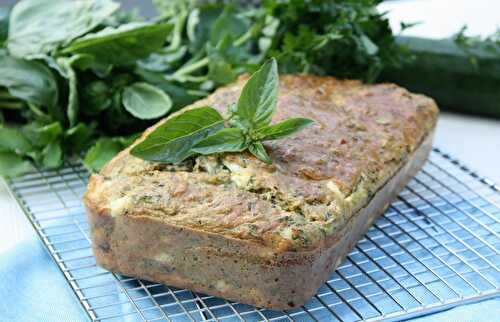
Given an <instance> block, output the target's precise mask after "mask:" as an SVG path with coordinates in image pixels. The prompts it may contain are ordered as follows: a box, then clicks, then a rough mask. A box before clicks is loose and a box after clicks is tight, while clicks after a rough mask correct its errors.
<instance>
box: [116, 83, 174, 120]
mask: <svg viewBox="0 0 500 322" xmlns="http://www.w3.org/2000/svg"><path fill="white" fill-rule="evenodd" d="M122 103H123V106H124V107H125V109H126V110H127V111H128V112H129V113H130V114H132V115H133V116H135V117H137V118H138V119H141V120H150V119H155V118H158V117H161V116H163V115H165V114H167V113H168V111H170V109H171V108H172V100H171V99H170V96H168V95H167V94H166V93H165V92H163V91H162V90H161V89H159V88H158V87H156V86H153V85H149V84H147V83H134V84H132V85H130V86H127V87H125V89H124V90H123V95H122Z"/></svg>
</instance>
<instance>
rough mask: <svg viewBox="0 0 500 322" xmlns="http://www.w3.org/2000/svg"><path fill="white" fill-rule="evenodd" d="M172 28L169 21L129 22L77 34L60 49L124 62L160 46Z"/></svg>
mask: <svg viewBox="0 0 500 322" xmlns="http://www.w3.org/2000/svg"><path fill="white" fill-rule="evenodd" d="M171 30H172V25H170V24H157V23H144V22H131V23H127V24H124V25H121V26H120V27H118V28H113V27H107V28H105V29H103V30H101V31H99V32H96V33H91V34H88V35H86V36H84V37H81V38H78V39H76V40H75V41H73V42H72V43H71V44H70V45H69V46H68V47H66V48H65V49H64V50H63V52H64V53H85V54H90V55H92V56H94V57H95V58H96V59H97V60H99V61H102V62H106V63H109V64H113V65H123V64H125V63H129V62H131V61H134V60H137V59H139V58H144V57H146V56H148V55H149V54H150V53H152V52H154V51H155V50H158V49H160V48H161V47H162V46H163V44H164V43H165V40H166V38H167V35H168V34H169V33H170V31H171Z"/></svg>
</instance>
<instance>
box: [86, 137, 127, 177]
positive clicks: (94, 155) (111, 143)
mask: <svg viewBox="0 0 500 322" xmlns="http://www.w3.org/2000/svg"><path fill="white" fill-rule="evenodd" d="M126 147H127V146H126V145H125V144H124V143H123V142H121V141H120V138H100V139H99V140H97V142H96V143H95V145H94V146H93V147H91V148H90V149H89V151H88V152H87V154H86V155H85V158H84V159H83V165H85V167H86V168H87V169H88V170H89V171H91V172H98V171H99V170H101V169H102V167H104V166H105V165H106V163H108V161H110V160H111V159H113V158H114V156H115V155H117V154H118V153H119V152H120V151H122V150H123V149H125V148H126Z"/></svg>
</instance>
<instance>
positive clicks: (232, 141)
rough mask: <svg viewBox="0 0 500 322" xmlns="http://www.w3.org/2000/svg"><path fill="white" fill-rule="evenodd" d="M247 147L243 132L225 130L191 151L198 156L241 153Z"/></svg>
mask: <svg viewBox="0 0 500 322" xmlns="http://www.w3.org/2000/svg"><path fill="white" fill-rule="evenodd" d="M247 147H248V143H247V140H246V138H245V134H244V133H243V130H241V129H238V128H225V129H222V130H220V131H218V132H217V133H215V134H212V135H210V136H208V137H207V138H205V139H203V140H202V141H200V142H198V143H197V144H196V145H195V146H194V147H193V149H192V151H193V152H196V153H200V154H212V153H221V152H241V151H243V150H245V149H246V148H247Z"/></svg>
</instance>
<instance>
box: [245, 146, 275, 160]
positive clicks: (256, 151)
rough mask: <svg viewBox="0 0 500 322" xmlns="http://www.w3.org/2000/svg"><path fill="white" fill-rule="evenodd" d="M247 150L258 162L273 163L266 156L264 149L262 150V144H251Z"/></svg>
mask: <svg viewBox="0 0 500 322" xmlns="http://www.w3.org/2000/svg"><path fill="white" fill-rule="evenodd" d="M248 150H249V151H250V153H252V154H253V155H254V156H255V157H256V158H257V159H259V160H260V161H263V162H265V163H267V164H272V163H273V160H271V158H270V157H269V155H268V154H267V152H266V149H265V148H264V146H263V145H262V143H260V142H252V144H250V146H249V147H248Z"/></svg>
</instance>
